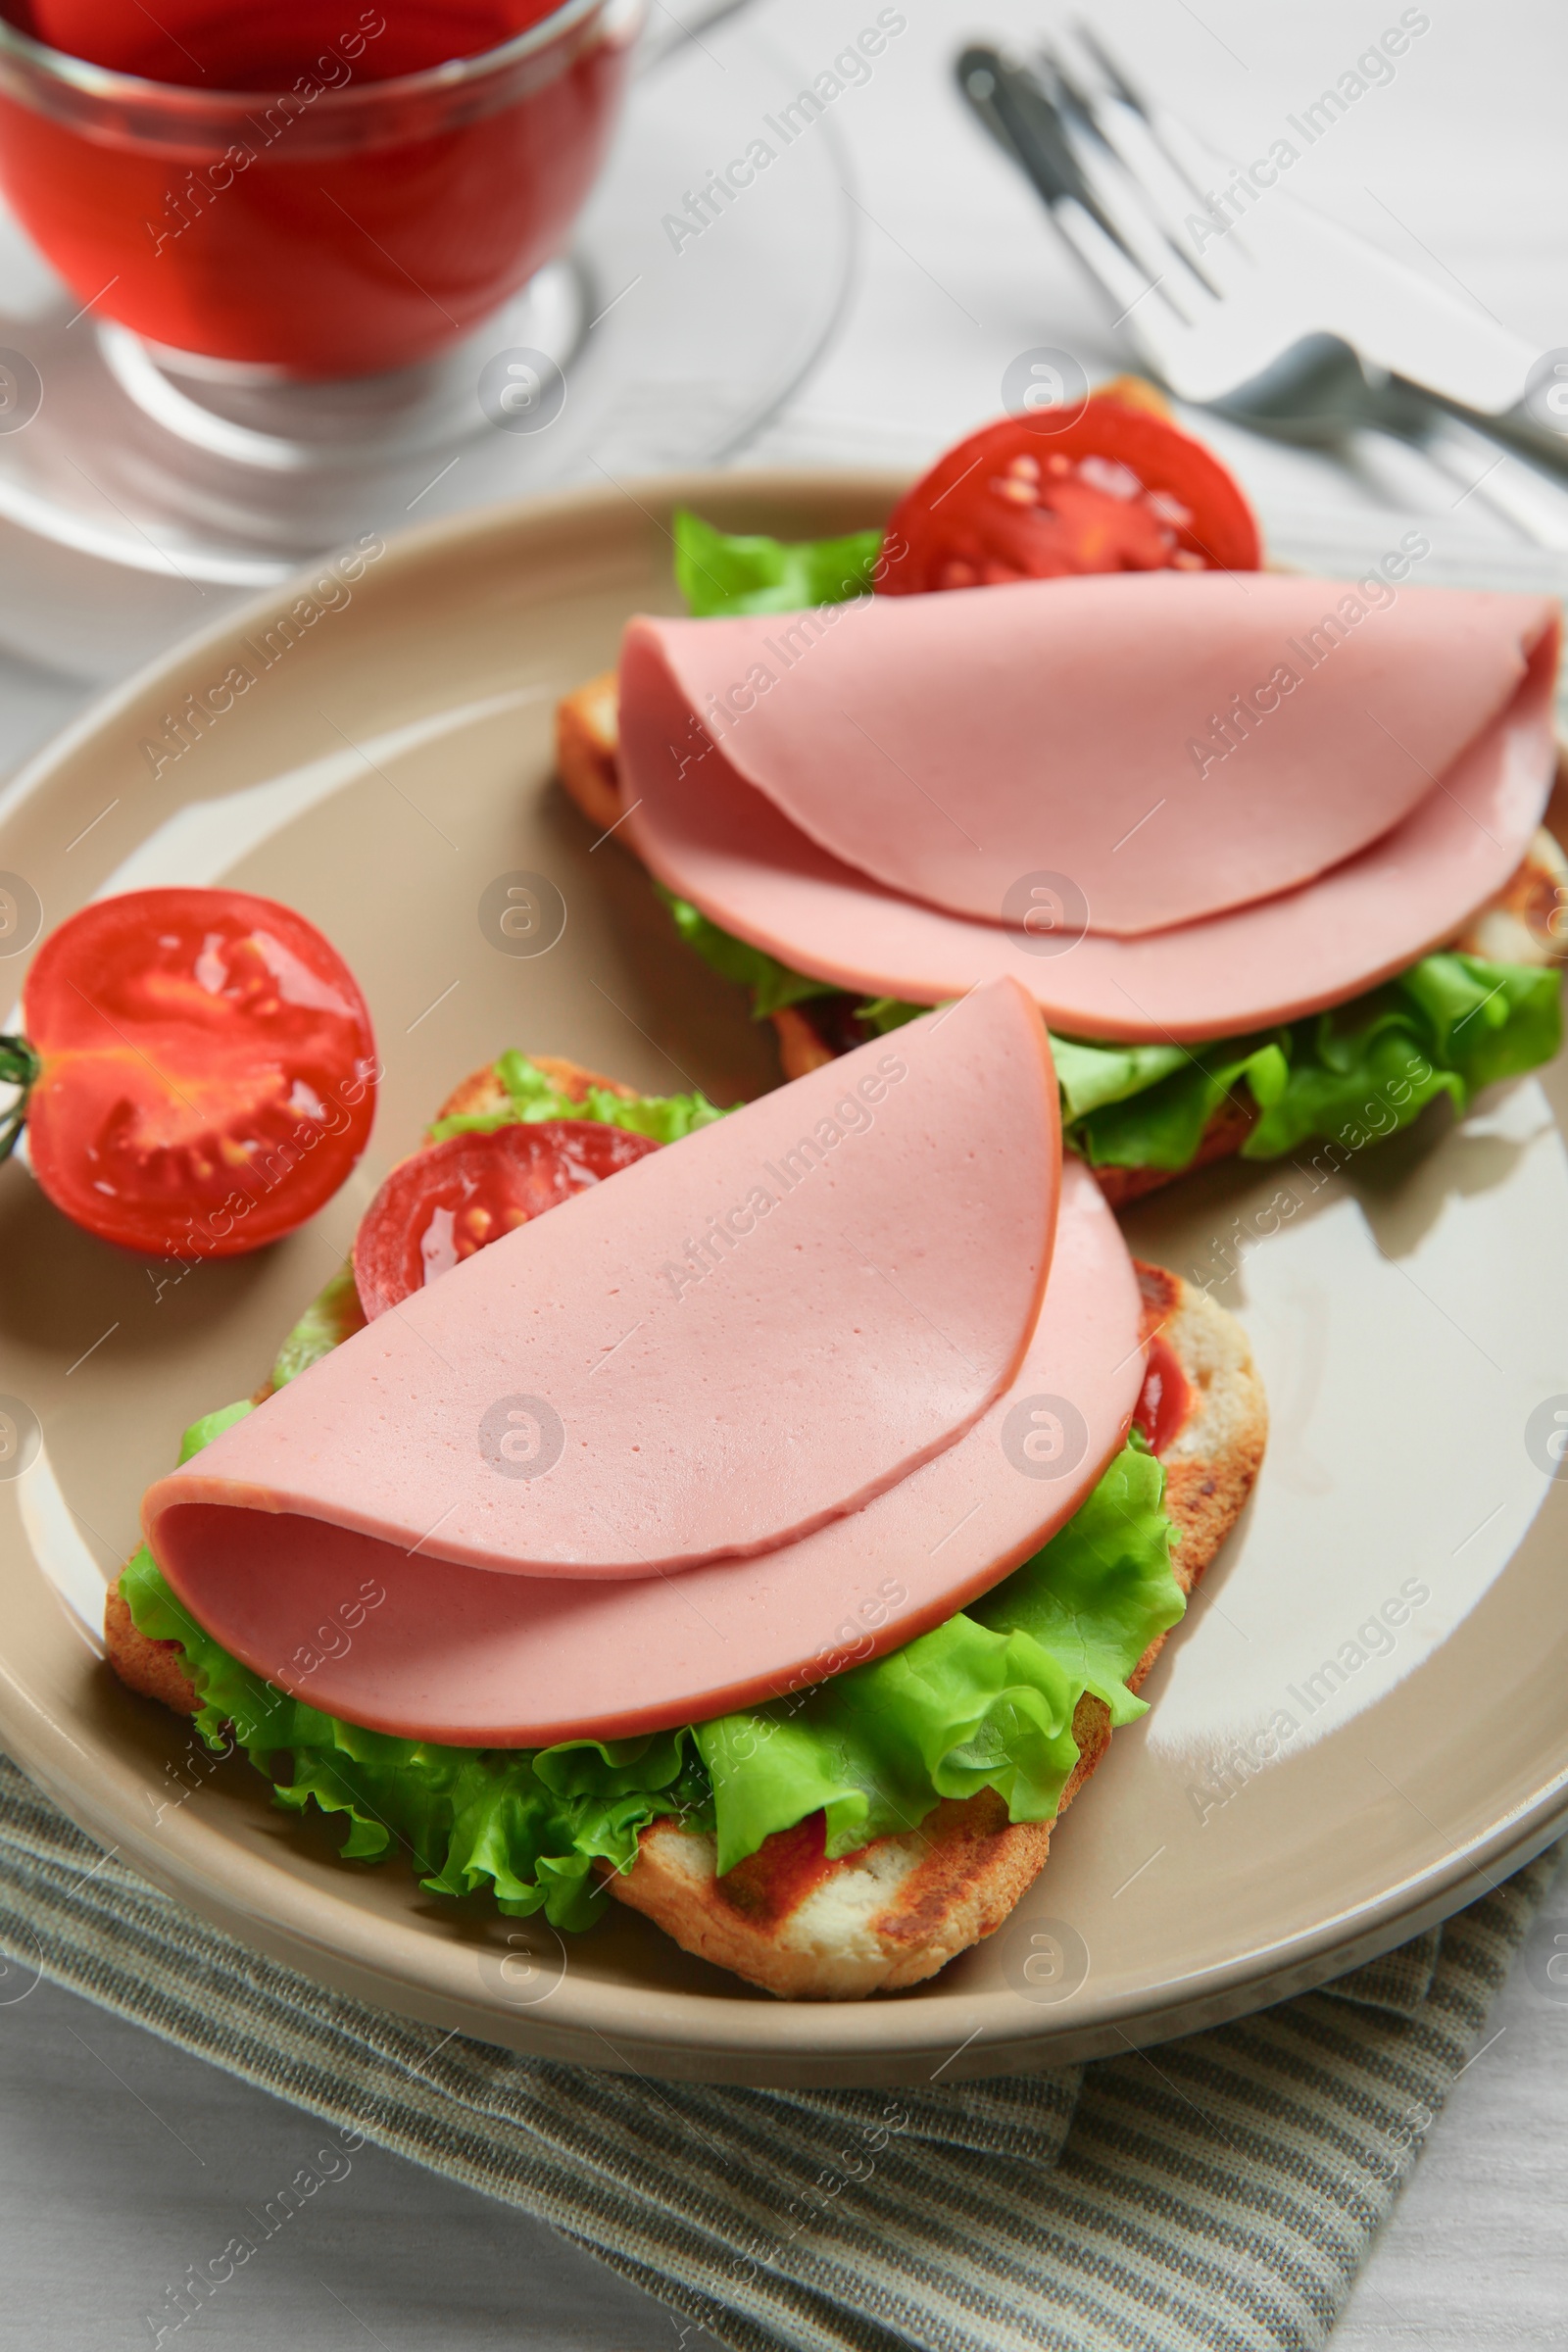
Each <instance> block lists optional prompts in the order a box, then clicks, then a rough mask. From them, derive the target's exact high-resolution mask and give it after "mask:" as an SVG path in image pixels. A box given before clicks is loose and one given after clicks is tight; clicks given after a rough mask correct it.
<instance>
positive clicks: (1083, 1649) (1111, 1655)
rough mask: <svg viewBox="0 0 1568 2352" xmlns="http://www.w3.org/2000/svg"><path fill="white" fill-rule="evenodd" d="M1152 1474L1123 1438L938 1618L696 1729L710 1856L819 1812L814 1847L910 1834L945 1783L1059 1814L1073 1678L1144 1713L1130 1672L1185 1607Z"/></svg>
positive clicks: (1144, 1456)
mask: <svg viewBox="0 0 1568 2352" xmlns="http://www.w3.org/2000/svg"><path fill="white" fill-rule="evenodd" d="M1164 1486H1165V1478H1164V1472H1163V1471H1162V1470H1161V1468H1160V1466H1159V1463H1158V1462H1157V1461H1156V1460H1155V1459H1154V1457H1153V1455H1152V1454H1151V1453H1149V1452H1147V1451H1146V1450H1144V1449H1143V1448H1142V1447H1140V1446H1128V1447H1126V1448H1125V1449H1124V1451H1123V1452H1121V1453H1120V1454H1118V1455H1117V1457H1116V1459H1115V1460H1114V1461H1113V1462H1112V1463H1111V1465H1110V1467H1109V1469H1108V1470H1106V1471H1105V1473H1104V1474H1103V1477H1102V1479H1101V1481H1100V1483H1099V1485H1098V1486H1097V1487H1096V1488H1095V1490H1094V1492H1093V1494H1092V1495H1090V1496H1089V1498H1088V1500H1087V1501H1086V1502H1085V1503H1084V1504H1083V1505H1082V1506H1081V1508H1080V1509H1079V1511H1078V1512H1077V1514H1076V1516H1075V1517H1074V1518H1072V1519H1071V1520H1069V1521H1068V1523H1067V1525H1066V1526H1065V1527H1064V1528H1062V1529H1061V1530H1060V1531H1059V1532H1058V1533H1057V1534H1056V1535H1055V1536H1054V1537H1053V1538H1052V1540H1051V1542H1050V1543H1049V1544H1046V1545H1045V1547H1044V1549H1043V1550H1041V1551H1038V1552H1036V1554H1035V1556H1034V1557H1033V1559H1031V1560H1027V1561H1026V1562H1025V1563H1024V1565H1023V1566H1022V1567H1021V1568H1016V1569H1014V1570H1013V1573H1012V1574H1011V1576H1009V1577H1008V1578H1006V1580H1005V1582H1004V1583H1003V1584H1000V1585H998V1586H997V1587H996V1589H995V1591H994V1592H991V1593H987V1594H986V1595H985V1597H984V1598H983V1599H982V1600H979V1601H976V1602H974V1603H972V1604H971V1606H970V1607H969V1608H968V1609H967V1610H965V1611H963V1612H962V1613H961V1614H960V1615H958V1616H956V1617H952V1618H950V1619H949V1620H948V1622H947V1624H946V1625H941V1626H938V1627H936V1628H935V1630H934V1631H933V1632H931V1633H929V1634H921V1635H919V1636H918V1637H917V1638H916V1639H915V1640H914V1641H913V1642H907V1643H906V1645H905V1646H904V1648H902V1649H897V1650H893V1651H892V1652H890V1654H889V1655H888V1656H887V1657H885V1658H877V1659H874V1660H873V1661H872V1662H871V1663H870V1664H869V1665H865V1666H856V1667H852V1668H851V1669H850V1670H849V1672H848V1673H845V1674H840V1675H837V1676H835V1677H834V1678H833V1680H832V1681H830V1682H825V1683H818V1684H816V1685H815V1686H814V1687H813V1688H811V1689H809V1690H808V1691H803V1692H801V1693H799V1694H798V1695H797V1696H796V1697H794V1698H790V1699H780V1700H776V1701H775V1702H774V1703H773V1704H771V1705H769V1706H764V1707H753V1708H748V1709H745V1710H744V1711H742V1712H740V1713H738V1714H734V1715H725V1716H722V1717H720V1718H719V1719H718V1720H717V1721H716V1722H712V1723H705V1724H699V1725H698V1726H697V1728H696V1741H697V1747H698V1752H699V1753H700V1755H701V1756H702V1758H703V1761H704V1763H705V1764H706V1765H707V1767H708V1770H709V1774H710V1777H711V1781H712V1787H713V1809H714V1816H715V1820H716V1824H717V1832H718V1867H719V1869H720V1871H726V1870H730V1869H732V1868H733V1867H734V1865H735V1864H736V1863H737V1862H739V1861H742V1860H744V1858H745V1857H746V1855H748V1854H752V1853H755V1852H756V1851H757V1848H758V1847H759V1846H760V1844H761V1842H762V1840H763V1838H766V1837H769V1836H770V1835H771V1834H772V1833H773V1832H774V1831H775V1830H787V1829H792V1828H793V1827H794V1826H795V1824H796V1823H797V1822H799V1821H803V1820H804V1819H805V1818H806V1816H807V1815H808V1814H809V1813H814V1812H816V1811H817V1810H818V1809H819V1808H820V1809H821V1810H822V1811H824V1812H825V1813H826V1815H827V1851H828V1853H829V1854H830V1855H834V1856H836V1855H839V1854H846V1853H853V1852H854V1851H855V1849H856V1848H857V1847H858V1846H861V1845H863V1844H865V1842H866V1840H867V1839H868V1838H877V1837H882V1836H886V1835H889V1834H891V1833H896V1832H902V1831H907V1830H911V1829H914V1828H915V1827H917V1825H918V1824H919V1823H920V1822H921V1821H923V1820H924V1819H925V1816H926V1815H927V1814H928V1813H929V1812H930V1811H931V1810H932V1808H933V1807H934V1806H935V1805H936V1804H937V1803H938V1802H939V1801H940V1800H941V1799H942V1798H943V1797H945V1796H952V1797H962V1796H973V1795H974V1794H976V1792H977V1791H978V1790H980V1789H996V1790H997V1791H998V1793H999V1794H1000V1795H1001V1796H1003V1797H1004V1798H1005V1801H1006V1805H1007V1813H1008V1818H1009V1819H1010V1820H1012V1821H1048V1820H1050V1819H1051V1817H1052V1816H1053V1815H1054V1812H1055V1810H1056V1806H1057V1804H1058V1803H1059V1801H1060V1798H1061V1791H1062V1789H1064V1788H1065V1786H1066V1783H1067V1780H1068V1777H1069V1775H1070V1774H1071V1772H1072V1769H1073V1766H1074V1765H1075V1764H1076V1763H1077V1761H1078V1744H1077V1741H1076V1740H1074V1739H1073V1736H1072V1719H1073V1714H1074V1711H1075V1709H1076V1707H1077V1705H1078V1701H1079V1700H1080V1699H1081V1698H1082V1697H1083V1695H1084V1693H1085V1691H1090V1692H1092V1693H1093V1694H1094V1696H1096V1697H1097V1698H1101V1699H1103V1700H1104V1702H1105V1704H1106V1706H1107V1707H1108V1708H1109V1710H1110V1716H1111V1721H1112V1723H1115V1724H1122V1723H1130V1722H1131V1721H1132V1720H1133V1718H1134V1717H1135V1716H1138V1715H1141V1714H1143V1713H1144V1712H1145V1706H1144V1702H1143V1700H1142V1699H1139V1698H1135V1697H1134V1696H1133V1694H1132V1692H1131V1691H1129V1690H1128V1689H1127V1677H1128V1676H1129V1675H1130V1674H1131V1673H1132V1672H1133V1669H1134V1668H1135V1667H1136V1666H1137V1664H1138V1661H1139V1659H1140V1658H1141V1657H1142V1656H1143V1654H1144V1652H1145V1650H1146V1649H1147V1648H1148V1647H1149V1644H1150V1642H1152V1641H1153V1640H1154V1638H1155V1636H1156V1635H1158V1634H1162V1633H1164V1632H1165V1631H1166V1630H1167V1628H1168V1627H1170V1626H1172V1625H1174V1624H1175V1623H1176V1622H1177V1620H1178V1619H1179V1618H1180V1617H1181V1615H1182V1613H1183V1609H1184V1606H1185V1604H1184V1602H1183V1599H1182V1594H1181V1589H1180V1587H1179V1586H1178V1585H1177V1583H1176V1579H1175V1577H1174V1575H1173V1574H1172V1572H1171V1565H1170V1522H1169V1520H1168V1519H1167V1518H1166V1516H1165V1512H1164V1508H1163V1496H1164Z"/></svg>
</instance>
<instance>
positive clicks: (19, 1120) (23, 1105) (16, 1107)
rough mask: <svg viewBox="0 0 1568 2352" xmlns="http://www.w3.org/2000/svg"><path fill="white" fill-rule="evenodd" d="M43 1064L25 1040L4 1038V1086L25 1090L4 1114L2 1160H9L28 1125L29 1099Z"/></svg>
mask: <svg viewBox="0 0 1568 2352" xmlns="http://www.w3.org/2000/svg"><path fill="white" fill-rule="evenodd" d="M42 1068H43V1063H42V1062H41V1061H40V1060H39V1058H38V1056H37V1054H35V1053H34V1052H33V1050H32V1048H31V1046H29V1045H28V1043H27V1041H26V1039H25V1037H0V1085H5V1086H17V1087H20V1088H21V1089H22V1092H21V1093H20V1094H19V1095H18V1097H17V1099H16V1101H15V1103H12V1105H11V1107H10V1109H9V1110H7V1111H4V1112H0V1159H9V1158H10V1157H11V1154H12V1152H14V1151H15V1150H16V1147H17V1138H18V1136H19V1135H20V1134H21V1133H22V1130H23V1128H24V1127H25V1125H26V1123H27V1097H28V1095H29V1094H30V1093H31V1092H32V1088H33V1082H34V1081H35V1079H36V1078H37V1075H38V1072H39V1071H40V1070H41V1069H42Z"/></svg>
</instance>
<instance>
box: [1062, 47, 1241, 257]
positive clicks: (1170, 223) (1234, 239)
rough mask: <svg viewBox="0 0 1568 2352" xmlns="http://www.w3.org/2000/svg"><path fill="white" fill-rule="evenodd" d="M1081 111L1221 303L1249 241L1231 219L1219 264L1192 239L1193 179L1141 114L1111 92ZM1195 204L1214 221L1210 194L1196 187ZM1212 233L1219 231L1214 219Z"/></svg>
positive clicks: (1089, 99)
mask: <svg viewBox="0 0 1568 2352" xmlns="http://www.w3.org/2000/svg"><path fill="white" fill-rule="evenodd" d="M1069 86H1070V85H1069ZM1083 114H1084V124H1085V129H1086V131H1087V133H1088V134H1089V135H1092V136H1093V137H1094V138H1095V139H1096V140H1097V141H1098V142H1099V144H1100V145H1101V147H1103V149H1104V150H1105V152H1106V153H1107V154H1108V155H1109V156H1110V157H1111V158H1112V161H1113V165H1114V168H1115V170H1116V172H1117V173H1118V176H1120V175H1125V181H1126V183H1127V184H1128V185H1130V186H1131V187H1133V188H1136V190H1137V191H1138V195H1139V198H1140V201H1141V203H1142V205H1143V208H1144V210H1145V211H1146V212H1147V213H1148V215H1149V217H1150V220H1151V221H1152V224H1153V226H1154V228H1155V229H1156V230H1157V232H1158V234H1159V235H1160V237H1161V238H1162V239H1163V241H1164V243H1165V245H1166V246H1167V247H1168V248H1169V250H1170V251H1171V252H1172V253H1174V254H1175V255H1176V257H1177V259H1178V260H1179V261H1180V262H1181V263H1182V264H1183V265H1184V267H1185V268H1186V269H1187V270H1191V272H1192V274H1193V275H1194V276H1195V277H1196V278H1197V279H1198V280H1199V282H1200V283H1201V285H1202V286H1203V287H1204V288H1205V290H1206V291H1207V292H1208V293H1209V294H1211V295H1212V296H1213V298H1214V300H1215V301H1216V302H1219V301H1223V300H1224V298H1225V295H1226V292H1227V290H1235V288H1236V286H1238V285H1239V284H1240V282H1241V279H1242V276H1243V274H1244V273H1243V272H1242V271H1241V270H1238V269H1237V268H1236V266H1235V265H1236V264H1237V263H1238V262H1241V261H1244V260H1245V262H1246V263H1247V264H1248V265H1249V266H1250V265H1252V264H1253V262H1254V256H1253V254H1252V252H1251V249H1250V245H1249V244H1248V242H1247V240H1246V239H1245V238H1244V237H1240V236H1237V235H1236V234H1235V233H1234V223H1232V225H1231V226H1230V227H1229V228H1227V229H1226V230H1225V231H1224V232H1223V233H1224V237H1225V242H1224V244H1222V245H1221V247H1220V249H1219V257H1218V261H1217V263H1216V261H1215V260H1214V259H1213V258H1211V257H1210V255H1209V254H1208V252H1207V250H1206V247H1207V243H1208V240H1206V239H1204V240H1199V241H1196V242H1195V239H1194V236H1193V233H1192V230H1193V202H1194V193H1195V189H1196V187H1197V183H1196V182H1195V180H1194V178H1193V176H1192V173H1191V172H1190V171H1187V170H1185V169H1180V168H1178V166H1177V165H1176V164H1175V163H1174V162H1173V161H1172V157H1171V150H1170V148H1169V147H1168V146H1167V144H1166V143H1165V142H1164V141H1163V140H1162V139H1160V138H1159V137H1157V136H1156V135H1155V132H1154V130H1153V128H1152V125H1151V123H1150V121H1149V119H1148V117H1147V115H1146V114H1145V113H1143V112H1141V111H1137V110H1135V109H1133V108H1131V107H1129V106H1128V105H1127V104H1126V103H1125V102H1124V101H1123V100H1122V99H1121V98H1120V97H1118V96H1117V95H1116V94H1115V92H1114V90H1110V91H1106V92H1103V93H1095V94H1090V95H1086V96H1084V98H1083ZM1210 160H1211V161H1212V160H1213V159H1210ZM1197 202H1198V205H1199V207H1200V210H1201V213H1202V215H1203V216H1204V218H1205V219H1212V199H1211V198H1210V196H1209V195H1208V193H1207V192H1206V191H1201V190H1199V191H1198V193H1197ZM1214 233H1215V234H1216V235H1218V234H1220V233H1221V232H1220V230H1219V227H1218V224H1217V223H1216V225H1215V231H1214ZM1227 281H1229V288H1228V284H1227Z"/></svg>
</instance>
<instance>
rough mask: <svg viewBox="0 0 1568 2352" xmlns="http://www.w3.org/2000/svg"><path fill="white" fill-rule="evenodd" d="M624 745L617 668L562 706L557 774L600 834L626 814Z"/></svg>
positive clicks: (559, 707)
mask: <svg viewBox="0 0 1568 2352" xmlns="http://www.w3.org/2000/svg"><path fill="white" fill-rule="evenodd" d="M619 743H620V687H619V680H618V678H617V675H616V673H615V671H614V670H613V669H606V670H602V671H601V672H600V674H599V676H598V677H597V678H590V679H589V680H588V683H587V684H586V685H585V686H579V687H578V688H577V691H576V692H575V694H568V695H566V696H565V697H564V699H563V700H562V701H561V702H559V703H558V704H557V705H556V767H557V771H558V773H559V774H560V777H561V781H562V783H563V784H564V786H565V788H566V791H567V793H568V794H569V795H570V797H571V799H572V800H573V801H575V802H576V804H577V807H578V808H579V809H581V810H582V812H583V814H584V816H585V817H586V818H587V819H588V822H589V823H590V824H591V825H592V826H593V827H594V829H595V831H596V832H599V833H608V832H609V831H610V828H611V826H612V825H615V824H618V823H619V821H620V818H621V814H622V809H621V799H620V775H619V772H618V769H617V767H616V764H615V755H616V752H617V750H618V749H619Z"/></svg>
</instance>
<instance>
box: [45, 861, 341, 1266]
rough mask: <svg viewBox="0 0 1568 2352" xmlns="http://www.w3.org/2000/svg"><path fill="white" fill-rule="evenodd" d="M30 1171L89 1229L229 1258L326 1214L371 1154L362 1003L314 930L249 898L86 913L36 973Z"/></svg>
mask: <svg viewBox="0 0 1568 2352" xmlns="http://www.w3.org/2000/svg"><path fill="white" fill-rule="evenodd" d="M23 1014H24V1021H25V1029H26V1034H27V1037H28V1040H29V1042H30V1043H31V1045H32V1047H33V1050H34V1052H35V1053H36V1054H37V1055H38V1057H39V1062H40V1065H41V1066H40V1070H39V1074H38V1077H37V1079H36V1081H35V1083H34V1085H33V1089H32V1092H31V1095H30V1096H29V1098H28V1103H27V1151H28V1157H29V1159H30V1161H31V1164H32V1171H33V1174H34V1175H35V1176H36V1177H37V1179H38V1182H39V1184H40V1185H41V1186H42V1187H43V1190H44V1191H45V1193H46V1194H47V1195H48V1197H49V1199H50V1200H51V1201H54V1203H55V1205H56V1206H57V1207H58V1208H61V1209H64V1211H65V1213H66V1215H67V1216H68V1217H71V1218H73V1220H74V1221H75V1223H76V1224H78V1225H83V1226H85V1227H86V1228H87V1230H88V1231H89V1232H90V1233H95V1234H98V1235H100V1236H101V1237H102V1238H103V1239H104V1240H105V1241H109V1242H115V1243H118V1244H120V1245H121V1246H122V1247H123V1248H125V1249H131V1250H141V1251H143V1252H145V1253H147V1254H149V1255H156V1256H162V1257H169V1256H178V1257H182V1258H185V1259H187V1260H188V1259H192V1258H197V1257H231V1256H236V1255H238V1254H240V1253H242V1252H243V1251H245V1250H256V1249H260V1248H261V1247H262V1245H263V1244H264V1243H266V1242H270V1241H274V1240H276V1239H277V1237H278V1236H279V1235H280V1234H284V1233H288V1232H291V1231H292V1230H293V1228H294V1227H295V1226H296V1225H301V1224H303V1223H304V1222H305V1220H306V1218H307V1217H311V1216H314V1215H315V1213H316V1211H317V1210H318V1209H319V1208H320V1207H321V1206H322V1204H323V1203H324V1202H325V1201H328V1200H330V1199H331V1197H332V1195H333V1194H334V1193H335V1192H336V1191H337V1189H338V1187H339V1185H340V1184H342V1182H343V1180H344V1178H345V1177H346V1176H347V1175H348V1173H349V1171H350V1169H351V1168H352V1167H353V1166H354V1163H355V1161H356V1160H357V1159H358V1158H359V1156H360V1153H361V1152H363V1151H364V1149H365V1146H366V1144H367V1143H368V1140H369V1134H370V1126H371V1122H372V1120H373V1118H374V1116H375V1084H376V1080H377V1078H378V1076H379V1066H380V1065H379V1064H378V1062H377V1061H376V1058H375V1039H374V1035H373V1033H372V1031H371V1028H370V1016H369V1013H368V1011H367V1009H366V1005H365V1000H364V998H363V997H362V996H361V994H360V990H359V986H358V984H357V982H356V981H355V978H354V975H353V973H352V972H351V971H350V970H349V968H348V965H347V964H346V963H345V962H344V961H343V958H342V957H341V956H339V955H338V953H337V951H336V949H335V948H333V947H332V946H330V944H329V943H328V942H327V941H326V940H325V939H323V938H322V936H321V934H320V933H319V931H318V930H317V929H316V927H315V925H314V924H312V923H308V922H307V921H306V920H305V918H304V917H303V916H302V915H298V914H295V913H294V912H293V911H292V909H291V908H289V907H280V906H278V905H277V904H276V902H275V901H273V900H271V899H261V898H254V897H252V896H251V895H250V894H249V893H248V892H245V891H234V890H140V891H127V892H126V893H125V894H124V895H123V897H120V898H114V899H101V900H98V901H97V902H95V903H94V904H93V905H92V906H89V907H82V908H80V910H79V911H78V912H77V913H75V914H73V915H72V916H71V917H70V918H69V920H68V921H66V922H64V923H62V924H61V925H60V927H59V929H58V930H56V931H54V932H53V933H51V935H50V937H49V938H48V939H47V940H46V941H45V942H44V944H43V946H42V947H41V948H40V950H39V951H38V954H37V956H35V958H34V960H33V964H32V968H31V970H30V971H29V972H28V974H27V981H26V987H25V992H24V997H23Z"/></svg>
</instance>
